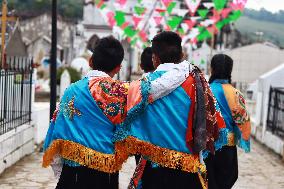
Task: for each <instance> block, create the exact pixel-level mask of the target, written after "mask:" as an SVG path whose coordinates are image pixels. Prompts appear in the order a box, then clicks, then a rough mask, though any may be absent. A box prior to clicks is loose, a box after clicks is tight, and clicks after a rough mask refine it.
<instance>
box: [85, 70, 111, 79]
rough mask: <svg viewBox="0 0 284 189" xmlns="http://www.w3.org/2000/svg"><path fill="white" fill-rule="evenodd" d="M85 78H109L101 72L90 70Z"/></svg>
mask: <svg viewBox="0 0 284 189" xmlns="http://www.w3.org/2000/svg"><path fill="white" fill-rule="evenodd" d="M86 77H89V78H91V77H110V76H109V75H108V74H106V73H105V72H103V71H99V70H91V71H89V72H88V73H87V75H86Z"/></svg>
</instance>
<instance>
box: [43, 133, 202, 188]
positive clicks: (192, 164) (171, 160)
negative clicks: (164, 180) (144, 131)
mask: <svg viewBox="0 0 284 189" xmlns="http://www.w3.org/2000/svg"><path fill="white" fill-rule="evenodd" d="M133 154H142V155H144V156H147V157H148V158H149V159H150V160H151V161H153V162H155V163H157V164H159V165H161V166H163V167H168V168H172V169H178V170H182V171H186V172H191V173H198V175H199V179H200V182H201V184H202V187H203V189H207V181H206V179H204V178H203V177H202V175H206V167H205V165H203V164H201V163H200V161H199V155H192V154H187V153H182V152H177V151H174V150H169V149H167V148H162V147H159V146H155V145H153V144H151V143H148V142H145V141H142V140H139V139H136V138H134V137H128V138H127V139H125V140H124V141H121V142H117V143H115V154H104V153H101V152H97V151H95V150H92V149H90V148H87V147H85V146H83V145H81V144H78V143H75V142H72V141H67V140H62V139H58V140H54V141H53V142H52V144H51V145H50V146H49V148H48V149H47V150H46V151H45V153H44V156H43V163H42V166H43V167H48V166H49V165H50V164H51V163H52V161H53V158H54V156H55V155H60V156H61V157H62V158H64V159H67V160H71V161H74V162H76V163H78V164H80V165H82V166H87V167H89V168H92V169H96V170H99V171H102V172H107V173H115V172H117V171H119V170H120V169H121V167H122V164H123V163H124V162H125V161H126V160H127V158H128V157H129V156H130V155H133Z"/></svg>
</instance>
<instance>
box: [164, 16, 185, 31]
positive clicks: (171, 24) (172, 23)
mask: <svg viewBox="0 0 284 189" xmlns="http://www.w3.org/2000/svg"><path fill="white" fill-rule="evenodd" d="M181 21H182V17H180V16H173V17H172V19H170V20H168V22H167V24H168V26H169V27H170V29H171V30H175V29H176V28H177V26H178V25H179V24H180V23H181Z"/></svg>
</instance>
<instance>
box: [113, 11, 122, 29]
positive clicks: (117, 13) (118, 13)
mask: <svg viewBox="0 0 284 189" xmlns="http://www.w3.org/2000/svg"><path fill="white" fill-rule="evenodd" d="M114 19H115V20H116V23H117V25H118V26H121V25H122V24H123V23H124V22H125V13H124V12H122V11H115V16H114Z"/></svg>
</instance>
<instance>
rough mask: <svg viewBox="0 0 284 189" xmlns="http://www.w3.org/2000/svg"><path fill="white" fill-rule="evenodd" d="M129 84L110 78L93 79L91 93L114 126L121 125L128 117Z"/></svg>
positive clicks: (90, 82) (90, 86)
mask: <svg viewBox="0 0 284 189" xmlns="http://www.w3.org/2000/svg"><path fill="white" fill-rule="evenodd" d="M128 87H129V84H128V83H125V82H121V81H116V80H113V79H111V78H109V77H105V78H102V77H98V78H92V79H91V80H90V81H89V88H90V92H91V94H92V96H93V98H94V100H95V101H96V103H97V105H98V107H99V108H100V109H101V110H102V112H103V113H104V114H105V115H106V116H107V117H108V119H109V120H110V121H111V122H112V123H114V124H120V123H122V122H123V120H124V118H125V117H126V102H127V94H128Z"/></svg>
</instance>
